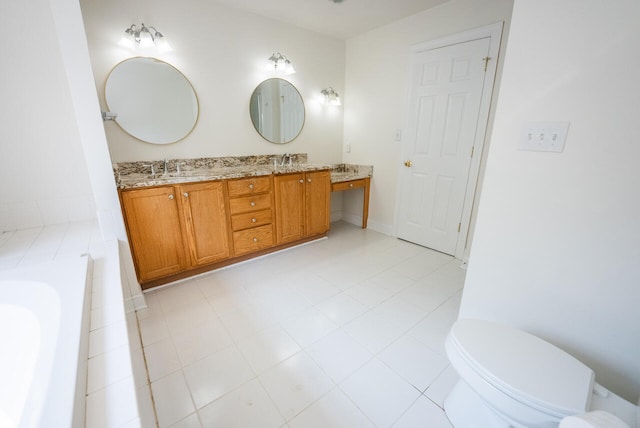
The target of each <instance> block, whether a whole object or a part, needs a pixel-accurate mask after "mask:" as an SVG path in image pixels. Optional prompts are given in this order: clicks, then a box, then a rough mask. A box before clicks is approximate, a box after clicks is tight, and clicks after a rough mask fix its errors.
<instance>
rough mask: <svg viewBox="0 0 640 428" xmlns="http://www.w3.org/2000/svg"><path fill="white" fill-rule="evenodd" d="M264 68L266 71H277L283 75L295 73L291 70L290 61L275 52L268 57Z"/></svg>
mask: <svg viewBox="0 0 640 428" xmlns="http://www.w3.org/2000/svg"><path fill="white" fill-rule="evenodd" d="M266 67H267V70H268V71H279V72H282V73H284V74H293V73H295V72H296V71H295V70H294V69H293V65H292V64H291V61H289V59H288V58H287V57H286V56H284V55H282V54H281V53H280V52H276V53H274V54H272V55H271V56H270V57H269V59H268V60H267V66H266Z"/></svg>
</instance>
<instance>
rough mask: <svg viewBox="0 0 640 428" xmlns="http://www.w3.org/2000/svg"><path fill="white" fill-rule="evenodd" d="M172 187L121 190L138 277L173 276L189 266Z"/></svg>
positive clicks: (178, 208)
mask: <svg viewBox="0 0 640 428" xmlns="http://www.w3.org/2000/svg"><path fill="white" fill-rule="evenodd" d="M176 195H177V189H176V188H175V187H173V186H165V187H155V188H149V189H146V188H145V189H135V190H127V191H123V192H121V193H120V197H121V200H122V209H123V212H124V216H125V223H126V225H127V232H128V234H129V243H130V244H131V252H132V253H133V258H134V260H135V265H136V271H137V273H138V280H139V281H140V282H145V281H149V280H152V279H156V278H161V277H164V276H169V275H173V274H176V273H179V272H181V271H182V270H184V268H185V265H186V260H185V251H184V241H183V232H182V230H183V229H182V226H181V223H182V220H181V215H180V206H179V205H178V199H177V197H176Z"/></svg>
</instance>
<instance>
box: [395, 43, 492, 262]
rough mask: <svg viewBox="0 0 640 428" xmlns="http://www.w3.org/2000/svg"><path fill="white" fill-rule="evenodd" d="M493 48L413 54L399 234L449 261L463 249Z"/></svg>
mask: <svg viewBox="0 0 640 428" xmlns="http://www.w3.org/2000/svg"><path fill="white" fill-rule="evenodd" d="M490 44H491V38H490V37H486V38H482V39H477V40H472V41H467V42H463V43H457V44H453V45H450V46H445V47H440V48H435V49H431V50H427V51H423V52H416V53H414V54H413V55H414V57H413V62H412V73H411V74H412V78H411V95H410V105H409V123H408V128H407V131H406V133H405V138H404V140H403V146H402V153H403V158H402V161H403V162H404V165H403V166H401V167H400V176H399V184H400V192H399V202H398V229H397V234H398V237H399V238H401V239H405V240H408V241H411V242H415V243H417V244H420V245H423V246H426V247H429V248H433V249H435V250H438V251H441V252H443V253H447V254H451V255H456V248H457V246H458V245H459V242H463V244H462V245H464V240H461V241H459V239H458V238H459V233H460V230H461V221H462V214H463V209H464V204H465V199H466V198H465V196H466V192H467V191H468V190H470V191H473V189H467V184H468V178H469V170H470V166H471V158H472V155H473V154H472V150H473V148H474V144H475V142H476V140H477V139H480V140H481V139H482V138H483V137H484V135H483V134H484V133H483V132H482V133H480V132H478V128H479V126H480V127H481V128H482V130H484V127H485V125H486V119H487V114H488V108H487V109H486V110H487V111H486V114H484V117H481V114H480V113H481V111H483V112H484V110H485V109H481V104H482V99H483V88H484V86H485V81H490V82H492V81H493V78H491V79H489V80H485V77H486V76H485V73H486V68H487V67H486V64H487V61H488V59H487V58H488V57H489V49H490ZM491 70H495V67H492V68H491ZM488 86H491V85H488ZM488 92H489V96H490V92H491V88H488ZM485 96H487V95H486V94H485ZM483 121H484V122H483ZM479 134H482V135H479ZM477 155H478V156H479V155H480V153H479V151H478V153H477ZM466 230H467V228H466V227H465V228H464V231H466Z"/></svg>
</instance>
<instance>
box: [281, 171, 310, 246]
mask: <svg viewBox="0 0 640 428" xmlns="http://www.w3.org/2000/svg"><path fill="white" fill-rule="evenodd" d="M274 184H275V199H276V236H277V240H276V241H277V243H278V244H284V243H286V242H291V241H295V240H298V239H301V238H302V237H303V236H304V174H286V175H278V176H276V177H275V178H274Z"/></svg>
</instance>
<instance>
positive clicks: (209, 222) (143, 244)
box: [120, 171, 331, 289]
mask: <svg viewBox="0 0 640 428" xmlns="http://www.w3.org/2000/svg"><path fill="white" fill-rule="evenodd" d="M330 192H331V177H330V173H329V171H316V172H306V173H296V174H283V175H276V176H273V175H268V176H258V177H248V178H240V179H228V180H220V181H207V182H197V183H185V184H168V185H165V186H155V187H143V188H134V189H125V190H121V191H120V199H121V202H122V210H123V213H124V218H125V223H126V227H127V232H128V235H129V243H130V246H131V252H132V254H133V258H134V264H135V267H136V273H137V276H138V281H140V283H141V285H142V288H144V289H146V288H149V287H154V286H157V285H161V284H165V283H167V282H170V281H175V280H177V279H181V278H185V277H188V276H192V275H195V274H197V273H202V272H206V271H207V270H211V269H215V268H217V267H222V266H225V265H228V264H231V263H237V262H239V261H242V260H247V259H249V258H251V257H255V256H257V255H262V254H267V253H269V252H273V251H277V250H279V249H284V248H287V247H290V246H293V245H297V244H299V243H302V242H306V241H310V240H313V239H317V238H318V237H320V236H322V235H323V234H325V233H326V232H327V231H328V230H329V213H330V209H329V205H330Z"/></svg>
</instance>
